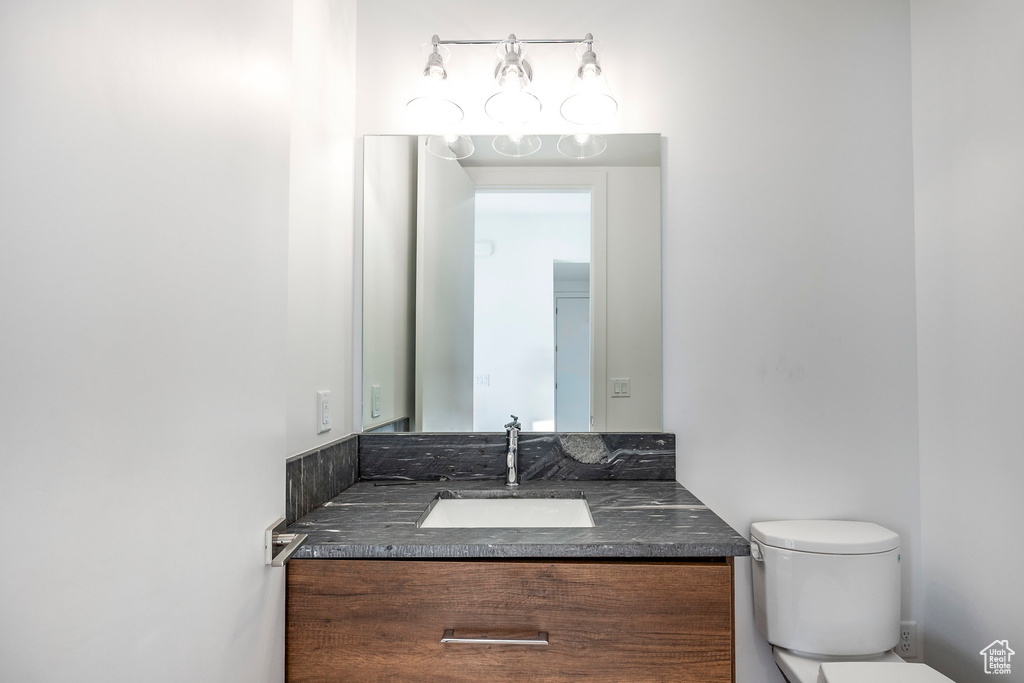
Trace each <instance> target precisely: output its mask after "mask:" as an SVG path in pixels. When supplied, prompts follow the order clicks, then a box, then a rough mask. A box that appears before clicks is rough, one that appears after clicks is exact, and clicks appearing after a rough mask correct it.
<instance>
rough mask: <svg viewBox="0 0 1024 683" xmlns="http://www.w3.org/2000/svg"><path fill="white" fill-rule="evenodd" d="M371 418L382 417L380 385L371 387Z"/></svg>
mask: <svg viewBox="0 0 1024 683" xmlns="http://www.w3.org/2000/svg"><path fill="white" fill-rule="evenodd" d="M370 417H380V385H379V384H374V385H372V386H371V387H370Z"/></svg>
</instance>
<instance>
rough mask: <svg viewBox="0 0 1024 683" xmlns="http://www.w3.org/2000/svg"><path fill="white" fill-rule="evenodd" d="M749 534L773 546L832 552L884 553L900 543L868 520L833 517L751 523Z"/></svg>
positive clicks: (855, 553) (842, 553) (894, 534)
mask: <svg viewBox="0 0 1024 683" xmlns="http://www.w3.org/2000/svg"><path fill="white" fill-rule="evenodd" d="M750 536H751V538H754V539H756V540H758V541H760V542H761V543H763V544H765V545H770V546H773V547H775V548H783V549H786V550H799V551H803V552H808V553H827V554H834V555H862V554H870V553H884V552H888V551H890V550H894V549H896V548H898V547H899V546H900V537H899V534H897V533H896V532H895V531H890V530H889V529H886V528H885V527H882V526H878V525H877V524H872V523H871V522H850V521H846V520H835V519H791V520H779V521H775V522H754V523H753V524H751V525H750Z"/></svg>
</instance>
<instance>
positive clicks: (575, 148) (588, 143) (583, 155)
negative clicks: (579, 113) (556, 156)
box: [557, 133, 608, 159]
mask: <svg viewBox="0 0 1024 683" xmlns="http://www.w3.org/2000/svg"><path fill="white" fill-rule="evenodd" d="M557 147H558V151H559V152H561V153H562V154H564V155H565V156H567V157H571V158H573V159H589V158H591V157H596V156H597V155H598V154H600V153H601V152H603V151H605V150H606V149H608V141H607V140H605V139H604V138H603V137H601V136H600V135H591V134H590V133H574V134H572V135H563V136H562V137H560V138H558V145H557Z"/></svg>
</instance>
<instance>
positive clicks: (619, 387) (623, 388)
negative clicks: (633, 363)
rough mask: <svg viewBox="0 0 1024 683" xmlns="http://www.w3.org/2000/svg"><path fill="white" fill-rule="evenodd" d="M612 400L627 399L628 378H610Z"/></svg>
mask: <svg viewBox="0 0 1024 683" xmlns="http://www.w3.org/2000/svg"><path fill="white" fill-rule="evenodd" d="M612 398H629V378H628V377H613V378H612Z"/></svg>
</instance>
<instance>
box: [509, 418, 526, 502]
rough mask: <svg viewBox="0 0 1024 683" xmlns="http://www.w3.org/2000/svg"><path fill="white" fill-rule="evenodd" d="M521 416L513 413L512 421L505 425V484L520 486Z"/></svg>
mask: <svg viewBox="0 0 1024 683" xmlns="http://www.w3.org/2000/svg"><path fill="white" fill-rule="evenodd" d="M522 428H523V425H521V424H519V418H518V417H516V416H515V415H512V421H511V422H509V423H508V424H507V425H505V448H506V451H507V452H506V455H505V465H506V468H507V469H506V471H505V486H519V430H520V429H522Z"/></svg>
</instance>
